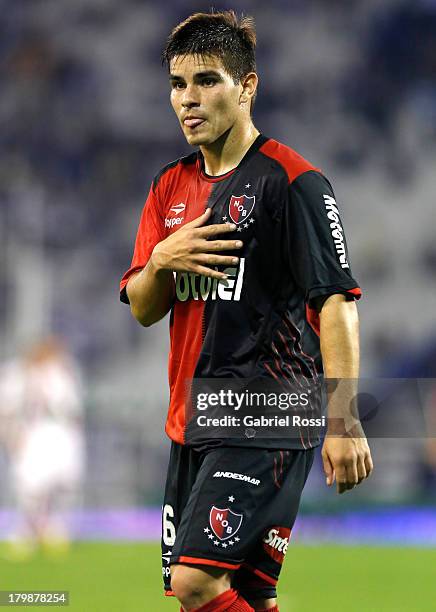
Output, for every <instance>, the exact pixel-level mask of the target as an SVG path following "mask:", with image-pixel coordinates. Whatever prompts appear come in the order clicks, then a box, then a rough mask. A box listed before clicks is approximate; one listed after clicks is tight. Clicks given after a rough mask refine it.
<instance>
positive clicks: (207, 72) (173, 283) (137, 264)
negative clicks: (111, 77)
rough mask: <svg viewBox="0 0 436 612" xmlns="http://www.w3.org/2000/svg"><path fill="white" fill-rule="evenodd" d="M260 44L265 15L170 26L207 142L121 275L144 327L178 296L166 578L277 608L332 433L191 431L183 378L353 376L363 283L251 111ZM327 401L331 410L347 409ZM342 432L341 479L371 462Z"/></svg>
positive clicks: (182, 597) (178, 78)
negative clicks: (299, 522) (318, 462)
mask: <svg viewBox="0 0 436 612" xmlns="http://www.w3.org/2000/svg"><path fill="white" fill-rule="evenodd" d="M255 44H256V36H255V31H254V24H253V20H252V19H251V18H247V17H246V18H243V19H241V20H239V19H238V18H237V16H236V15H235V13H234V12H233V11H226V12H222V13H211V14H206V13H197V14H194V15H191V16H190V17H189V18H188V19H186V20H185V21H184V22H183V23H180V24H179V25H178V26H177V27H175V28H174V29H173V31H172V32H171V34H170V36H169V38H168V40H167V43H166V47H165V50H164V60H165V62H166V64H167V66H168V69H169V79H170V85H171V104H172V106H173V109H174V111H175V113H176V115H177V119H178V121H179V122H180V126H181V128H182V131H183V134H184V135H185V137H186V140H187V141H188V143H189V144H190V145H192V146H193V147H198V150H197V151H195V152H193V153H192V154H191V155H188V156H187V157H183V158H181V159H178V160H177V161H174V162H172V163H170V164H168V165H167V166H165V167H164V168H163V169H162V170H161V171H160V172H159V173H158V174H157V176H156V177H155V178H154V180H153V184H152V186H151V189H150V192H149V195H148V198H147V201H146V203H145V207H144V210H143V214H142V217H141V220H140V224H139V229H138V234H137V238H136V244H135V250H134V255H133V260H132V264H131V267H130V269H129V270H128V271H127V272H126V274H125V275H124V277H123V279H122V281H121V285H120V289H121V300H122V301H124V302H126V303H128V304H130V308H131V311H132V314H133V316H134V317H135V318H136V319H137V320H138V321H139V322H140V323H141V324H142V325H143V326H145V327H148V326H150V325H153V324H154V323H155V322H156V321H159V320H160V319H162V317H164V316H165V315H166V314H167V313H168V312H169V311H171V317H170V335H171V349H170V356H169V382H170V405H169V411H168V418H167V423H166V432H167V434H168V435H169V437H170V438H171V440H172V447H171V454H170V462H169V467H168V476H167V483H166V489H165V499H164V505H163V522H162V523H163V524H162V559H163V575H164V582H165V589H166V592H167V594H169V595H175V596H176V597H177V598H178V600H179V601H180V603H181V605H182V607H183V609H184V610H189V611H191V610H199V611H201V612H206V611H220V610H231V611H235V612H236V611H243V610H253V609H254V610H270V612H271V611H276V610H278V607H277V600H276V583H277V580H278V577H279V573H280V569H281V565H282V562H283V559H284V556H285V553H286V550H287V547H288V540H289V537H290V532H291V529H292V526H293V524H294V521H295V518H296V514H297V509H298V505H299V501H300V496H301V492H302V489H303V486H304V484H305V481H306V478H307V476H308V473H309V470H310V468H311V465H312V462H313V454H314V448H315V447H316V446H317V445H318V444H319V439H318V438H317V437H316V436H311V435H310V432H309V431H307V428H306V429H304V428H303V429H302V431H301V432H300V436H298V437H292V438H289V439H285V440H274V439H268V440H266V439H265V440H260V439H257V438H256V437H250V436H248V437H246V438H245V439H242V437H241V439H236V438H231V437H227V436H224V435H223V437H222V438H221V439H216V438H214V439H211V440H202V442H201V443H197V444H196V443H195V441H194V442H192V439H190V429H189V427H188V420H189V415H190V414H191V413H190V408H189V406H187V404H188V403H189V402H188V399H187V398H188V395H187V393H186V387H185V385H186V381H192V380H201V379H223V380H224V379H233V380H235V379H241V380H242V379H248V378H253V377H254V378H256V377H258V378H260V379H263V380H265V381H267V380H268V379H269V380H271V381H276V382H277V381H279V382H280V381H285V382H293V383H295V384H297V385H298V384H299V382H301V383H302V382H303V381H305V382H307V381H313V380H317V379H318V378H319V377H320V376H321V374H322V372H324V375H325V376H326V377H329V378H341V379H350V380H351V379H356V378H357V376H358V365H359V364H358V362H359V355H358V317H357V310H356V305H355V299H357V298H359V297H360V295H361V291H360V289H359V287H358V284H357V283H356V281H355V280H354V278H353V277H352V275H351V272H350V265H349V260H348V252H347V247H346V243H345V238H344V232H343V226H342V222H341V220H340V217H339V211H338V207H337V203H336V201H335V198H334V194H333V191H332V187H331V185H330V183H329V182H328V180H327V179H326V178H325V177H324V176H323V174H322V173H321V171H320V170H318V169H317V168H315V167H314V166H312V164H310V163H309V162H308V161H306V160H305V159H304V158H303V157H301V156H300V155H298V154H297V153H296V152H295V151H293V150H292V149H291V148H289V147H288V146H285V145H283V144H281V143H279V142H277V141H275V140H273V139H271V138H268V137H266V136H264V135H262V134H260V133H259V131H258V130H257V129H256V127H255V126H254V124H253V120H252V110H253V104H254V100H255V95H256V88H257V84H258V77H257V74H256V64H255ZM346 396H347V390H345V397H346ZM343 399H344V394H342V400H343ZM331 404H332V406H331V405H330V404H329V416H333V417H335V416H338V415H339V414H341V410H343V407H342V406H338V400H336V401H332V402H331ZM331 410H332V411H333V412H330V411H331ZM350 415H351V411H350ZM332 421H334V422H336V421H337V419H336V420H335V419H332ZM333 433H335V432H334V431H329V430H328V431H327V436H326V438H325V441H324V444H323V449H322V457H323V463H324V469H325V472H326V481H327V484H328V485H331V484H332V483H333V482H334V480H335V479H336V483H337V490H338V492H339V493H342V492H344V491H347V490H349V489H352V488H353V487H355V486H356V485H357V484H359V483H360V482H361V481H362V480H363V479H365V478H366V477H367V476H368V475H369V474H370V472H371V470H372V461H371V455H370V451H369V448H368V444H367V441H366V439H365V437H364V435H363V434H360V435H356V436H354V434H353V436H354V437H352V436H349V435H348V436H346V435H344V436H338V435H330V434H333ZM336 433H337V431H336Z"/></svg>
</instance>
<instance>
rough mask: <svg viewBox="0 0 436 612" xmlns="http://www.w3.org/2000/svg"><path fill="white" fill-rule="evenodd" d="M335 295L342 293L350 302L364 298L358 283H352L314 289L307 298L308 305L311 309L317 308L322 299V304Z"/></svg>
mask: <svg viewBox="0 0 436 612" xmlns="http://www.w3.org/2000/svg"><path fill="white" fill-rule="evenodd" d="M335 293H340V294H342V295H345V296H347V298H348V299H349V300H359V299H360V298H361V297H362V290H361V288H360V287H359V286H358V284H357V283H356V281H352V282H350V283H339V284H337V285H329V286H327V287H313V288H312V289H310V290H309V291H308V293H307V296H306V303H307V305H308V307H309V308H311V309H312V308H315V309H316V306H317V303H319V301H320V298H324V299H323V300H322V299H321V301H322V303H324V302H325V300H326V299H327V298H328V297H329V296H330V295H334V294H335Z"/></svg>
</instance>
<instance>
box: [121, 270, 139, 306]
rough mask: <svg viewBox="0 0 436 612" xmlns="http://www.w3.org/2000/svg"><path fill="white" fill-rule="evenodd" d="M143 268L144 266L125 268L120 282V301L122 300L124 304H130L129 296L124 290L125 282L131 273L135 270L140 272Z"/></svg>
mask: <svg viewBox="0 0 436 612" xmlns="http://www.w3.org/2000/svg"><path fill="white" fill-rule="evenodd" d="M143 269H144V266H134V267H133V268H130V269H129V270H127V272H126V273H125V274H124V276H123V278H122V279H121V282H120V302H123V303H124V304H130V300H129V296H128V295H127V290H126V287H127V283H128V282H129V278H130V277H131V276H132V275H133V274H135V273H136V272H140V271H141V270H143Z"/></svg>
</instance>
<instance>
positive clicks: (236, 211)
mask: <svg viewBox="0 0 436 612" xmlns="http://www.w3.org/2000/svg"><path fill="white" fill-rule="evenodd" d="M255 203H256V196H247V195H245V194H244V195H241V196H234V195H232V197H231V198H230V203H229V215H230V218H231V220H232V221H233V223H236V225H239V224H240V223H243V222H244V221H247V219H248V217H249V216H250V215H251V213H252V212H253V208H254V205H255Z"/></svg>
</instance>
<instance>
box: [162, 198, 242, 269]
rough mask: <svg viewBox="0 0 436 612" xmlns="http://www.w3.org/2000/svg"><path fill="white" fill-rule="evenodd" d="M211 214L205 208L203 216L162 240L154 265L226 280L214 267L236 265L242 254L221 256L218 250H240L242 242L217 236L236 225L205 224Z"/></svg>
mask: <svg viewBox="0 0 436 612" xmlns="http://www.w3.org/2000/svg"><path fill="white" fill-rule="evenodd" d="M210 215H211V209H210V208H206V211H205V212H204V213H203V214H202V215H200V216H199V217H197V218H196V219H194V220H193V221H190V222H189V223H186V224H185V225H183V227H181V228H180V229H178V230H177V231H176V232H174V233H173V234H171V235H170V236H168V238H165V240H162V241H161V242H159V243H158V244H157V245H156V246H155V247H154V249H153V253H152V256H151V260H152V262H153V266H154V267H155V268H156V269H158V270H159V269H161V270H172V271H174V272H194V273H196V274H202V275H203V276H211V277H212V278H217V279H219V280H221V279H226V278H227V275H226V274H224V273H223V272H219V271H218V270H214V269H213V268H212V267H211V266H235V265H237V264H238V262H239V257H236V256H235V255H218V253H219V252H220V251H234V250H235V249H240V248H241V247H242V246H243V243H242V242H241V241H240V240H234V239H232V240H230V239H228V238H220V239H216V237H217V236H218V235H222V234H226V233H227V234H228V233H230V232H233V231H235V229H236V225H233V224H231V223H217V224H214V225H205V223H206V222H207V220H208V219H209V218H210Z"/></svg>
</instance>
